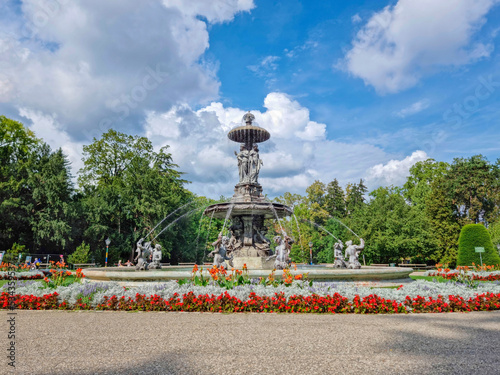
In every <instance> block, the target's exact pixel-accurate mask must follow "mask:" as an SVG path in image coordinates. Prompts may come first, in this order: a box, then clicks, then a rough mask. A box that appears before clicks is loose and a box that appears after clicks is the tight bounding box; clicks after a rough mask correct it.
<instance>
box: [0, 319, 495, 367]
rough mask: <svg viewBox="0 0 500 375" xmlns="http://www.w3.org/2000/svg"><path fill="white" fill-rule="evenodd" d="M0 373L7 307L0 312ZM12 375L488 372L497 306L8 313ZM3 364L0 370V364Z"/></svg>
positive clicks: (491, 364)
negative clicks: (339, 311)
mask: <svg viewBox="0 0 500 375" xmlns="http://www.w3.org/2000/svg"><path fill="white" fill-rule="evenodd" d="M0 318H1V319H0V321H1V322H2V323H0V335H1V336H2V340H3V341H0V343H1V344H2V346H1V347H2V348H3V350H2V351H3V354H2V356H1V361H2V363H0V373H2V374H3V373H10V371H8V366H7V359H6V355H5V353H6V350H5V349H4V348H6V347H7V341H8V340H7V329H8V326H7V312H6V311H1V312H0ZM16 334H17V337H16V339H17V340H16V341H17V342H16V350H17V358H16V360H17V368H16V373H18V374H39V375H45V374H113V375H115V374H116V375H118V374H203V375H205V374H206V375H210V374H231V375H234V374H287V375H293V374H363V375H366V374H405V375H406V374H473V373H477V374H498V373H499V369H500V356H499V354H498V353H500V311H496V312H479V313H468V314H460V313H451V314H420V315H418V314H414V315H411V314H410V315H308V314H296V315H285V314H279V315H278V314H226V315H224V314H209V313H141V312H130V313H128V312H63V311H18V312H17V316H16ZM5 369H7V370H5Z"/></svg>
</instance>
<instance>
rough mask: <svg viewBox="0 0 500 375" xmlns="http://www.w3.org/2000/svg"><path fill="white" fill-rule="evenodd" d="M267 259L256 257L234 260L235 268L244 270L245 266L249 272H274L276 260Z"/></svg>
mask: <svg viewBox="0 0 500 375" xmlns="http://www.w3.org/2000/svg"><path fill="white" fill-rule="evenodd" d="M266 259H267V258H264V257H256V256H248V257H237V258H234V259H233V266H234V268H236V269H238V270H242V269H243V266H244V265H246V267H247V269H249V270H272V269H273V268H274V258H273V259H269V260H266Z"/></svg>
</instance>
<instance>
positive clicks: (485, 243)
mask: <svg viewBox="0 0 500 375" xmlns="http://www.w3.org/2000/svg"><path fill="white" fill-rule="evenodd" d="M476 247H483V248H484V253H482V254H481V256H480V255H479V253H476V251H475V248H476ZM481 259H482V261H483V264H486V265H500V256H499V255H498V252H497V250H496V249H494V247H493V243H492V242H491V237H490V235H489V233H488V231H487V230H486V228H485V227H484V225H483V224H467V225H465V226H464V227H463V228H462V231H461V232H460V239H459V245H458V260H457V265H459V266H470V265H472V263H475V264H480V261H481Z"/></svg>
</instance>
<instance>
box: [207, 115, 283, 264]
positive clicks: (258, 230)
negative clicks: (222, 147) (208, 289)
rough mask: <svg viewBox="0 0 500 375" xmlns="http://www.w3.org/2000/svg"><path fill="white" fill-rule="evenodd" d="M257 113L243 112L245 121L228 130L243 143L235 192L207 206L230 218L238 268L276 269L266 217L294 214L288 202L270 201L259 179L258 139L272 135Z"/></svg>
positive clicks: (231, 243)
mask: <svg viewBox="0 0 500 375" xmlns="http://www.w3.org/2000/svg"><path fill="white" fill-rule="evenodd" d="M254 119H255V117H254V115H252V114H251V113H250V112H248V113H247V114H245V116H243V122H244V125H242V126H238V127H236V128H234V129H232V130H231V131H230V132H229V133H228V135H227V136H228V138H229V139H230V140H231V141H234V142H237V143H240V151H239V153H237V152H236V151H235V156H236V158H237V161H238V171H239V182H238V183H237V184H236V186H235V187H234V195H233V197H232V198H231V200H230V201H229V202H226V203H216V204H213V205H211V206H209V207H207V208H206V209H205V212H204V214H205V215H207V216H211V217H212V216H213V217H215V218H219V219H225V222H224V224H225V223H226V222H227V221H228V220H230V222H231V225H230V227H229V230H230V232H231V238H230V239H229V245H228V252H230V254H231V255H232V257H233V265H234V267H235V268H242V267H243V264H246V265H247V268H248V269H272V268H273V266H274V261H271V260H268V258H269V257H271V256H272V255H273V253H272V251H271V248H270V241H269V240H268V239H267V238H266V236H265V235H266V233H267V227H266V226H265V225H264V220H265V219H278V220H279V219H280V218H282V217H285V216H291V215H292V214H293V212H292V210H291V209H290V208H289V207H287V206H286V205H284V204H280V203H274V202H270V201H268V200H267V199H266V198H265V197H264V195H263V194H262V186H261V185H260V184H259V182H258V178H259V171H260V168H261V166H262V165H263V163H262V160H261V159H260V157H259V148H258V143H261V142H265V141H267V140H268V139H269V138H270V134H269V132H268V131H267V130H265V129H263V128H261V127H259V126H256V125H254V124H253V121H254Z"/></svg>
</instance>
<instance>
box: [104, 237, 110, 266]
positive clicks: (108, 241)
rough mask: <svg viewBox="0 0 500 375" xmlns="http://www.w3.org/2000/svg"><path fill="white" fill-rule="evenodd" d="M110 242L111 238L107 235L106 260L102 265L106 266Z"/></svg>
mask: <svg viewBox="0 0 500 375" xmlns="http://www.w3.org/2000/svg"><path fill="white" fill-rule="evenodd" d="M110 243H111V240H110V239H109V237H108V238H107V239H106V262H105V265H104V267H107V266H108V248H109V244H110Z"/></svg>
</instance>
